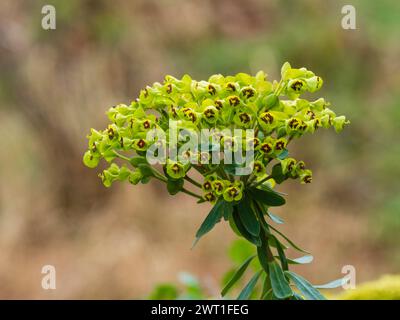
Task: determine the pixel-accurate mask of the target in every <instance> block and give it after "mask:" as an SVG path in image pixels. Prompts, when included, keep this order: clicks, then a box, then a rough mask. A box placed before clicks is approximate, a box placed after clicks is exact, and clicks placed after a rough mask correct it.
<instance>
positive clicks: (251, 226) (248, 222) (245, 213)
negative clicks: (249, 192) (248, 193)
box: [238, 197, 260, 237]
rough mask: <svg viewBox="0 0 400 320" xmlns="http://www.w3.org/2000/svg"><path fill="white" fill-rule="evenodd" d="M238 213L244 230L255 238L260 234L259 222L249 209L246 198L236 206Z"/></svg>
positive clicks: (249, 205)
mask: <svg viewBox="0 0 400 320" xmlns="http://www.w3.org/2000/svg"><path fill="white" fill-rule="evenodd" d="M238 211H239V217H240V220H241V221H242V223H243V226H244V227H245V228H246V230H247V231H248V232H249V233H250V234H252V235H253V236H255V237H258V236H259V234H260V222H259V221H258V220H257V218H256V215H255V214H254V211H253V209H252V207H251V203H250V201H249V199H248V197H245V198H244V199H243V200H242V201H240V202H239V204H238Z"/></svg>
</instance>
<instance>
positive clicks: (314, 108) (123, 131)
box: [83, 62, 348, 203]
mask: <svg viewBox="0 0 400 320" xmlns="http://www.w3.org/2000/svg"><path fill="white" fill-rule="evenodd" d="M322 83H323V81H322V79H321V78H320V77H319V76H316V75H315V74H314V73H313V72H311V71H309V70H307V69H305V68H300V69H294V68H292V67H291V66H290V64H289V63H287V62H286V63H285V64H284V65H283V67H282V69H281V80H280V81H279V82H278V81H273V82H269V81H268V80H267V76H266V74H265V73H264V72H263V71H260V72H258V73H257V74H256V75H255V76H250V75H248V74H245V73H239V74H237V75H235V76H222V75H220V74H217V75H212V76H211V77H210V78H209V79H208V81H196V80H193V79H192V78H191V77H190V76H188V75H184V76H183V77H182V78H181V79H177V78H174V77H172V76H166V77H165V81H164V82H163V83H154V84H153V86H151V87H150V86H148V87H146V88H145V89H144V90H142V91H141V92H140V94H139V97H138V98H137V99H136V100H135V101H133V102H131V104H129V105H125V104H119V105H116V106H114V107H112V108H110V109H109V111H108V112H107V115H108V118H109V119H110V121H111V122H112V123H111V124H110V125H109V126H108V128H106V129H105V130H103V131H97V130H94V129H92V130H91V134H90V135H89V136H88V140H89V144H88V151H87V152H86V153H85V155H84V158H83V160H84V163H85V165H87V166H88V167H90V168H94V167H96V166H97V165H98V164H99V162H100V160H101V159H102V158H104V159H105V160H106V161H107V162H108V163H110V164H111V165H110V167H109V168H107V169H106V170H104V171H103V172H102V173H101V174H100V177H101V178H102V181H103V183H104V185H105V186H107V187H109V186H110V185H111V184H112V182H114V181H116V180H120V181H124V180H127V181H129V182H130V183H132V184H137V183H139V182H142V183H147V182H148V181H149V180H150V179H151V178H156V179H159V180H161V181H163V182H166V183H167V188H168V191H169V192H170V193H171V194H175V193H177V192H179V191H183V192H186V193H188V194H191V195H193V196H195V197H198V198H199V199H201V200H206V201H210V202H212V203H214V202H216V201H217V200H218V199H222V198H223V199H224V200H225V201H239V200H240V199H241V197H242V194H243V190H244V189H245V188H247V187H255V186H262V185H267V186H269V187H273V186H274V185H275V183H282V182H283V181H284V180H286V179H288V178H293V179H300V181H301V182H302V183H309V182H311V179H312V173H311V171H310V170H309V169H306V167H305V164H304V162H303V161H297V160H295V159H293V158H288V150H287V146H288V144H289V142H290V141H292V140H293V139H294V138H299V137H301V136H302V135H304V134H306V133H314V132H315V131H316V130H318V129H319V128H329V127H331V126H333V127H334V128H335V130H336V131H340V130H342V129H343V126H344V125H345V124H347V123H348V121H347V120H346V119H345V117H344V116H336V114H335V113H334V112H333V111H332V110H331V109H330V108H329V103H328V102H326V101H325V100H324V99H323V98H320V99H317V100H315V101H308V100H306V99H301V98H300V95H301V94H303V93H305V92H310V93H313V92H315V91H317V90H318V89H320V88H321V86H322ZM171 121H174V123H175V125H176V128H177V130H178V136H179V134H180V132H181V131H184V130H191V131H193V132H197V133H199V134H200V132H201V130H203V129H208V130H210V132H211V137H210V138H209V141H210V147H209V148H208V149H207V150H206V151H204V148H200V144H199V145H198V146H196V148H193V149H192V150H185V151H184V152H180V153H179V152H178V154H177V157H176V158H175V159H171V158H168V159H166V161H165V163H164V164H163V165H162V170H157V168H156V166H155V165H151V164H150V163H149V161H148V159H147V158H146V152H147V151H148V150H149V149H150V148H158V147H160V146H163V147H165V148H166V150H169V149H168V148H171V137H172V136H173V133H172V131H171ZM227 129H229V130H233V129H242V130H246V129H248V130H254V136H253V137H251V138H250V139H249V138H248V136H246V135H241V136H237V135H235V134H231V133H230V134H227V133H226V130H227ZM149 132H163V133H164V134H163V135H161V136H160V135H157V136H155V137H153V138H149ZM215 142H216V143H217V144H218V147H219V148H220V149H219V150H221V151H224V150H229V151H232V152H238V150H240V151H239V152H242V154H245V152H246V151H248V150H251V151H253V152H254V159H253V161H252V162H251V170H250V171H249V172H248V173H247V174H245V175H242V174H240V175H239V174H237V173H236V172H237V171H236V169H237V168H240V167H243V164H240V163H235V161H234V162H233V163H226V161H224V159H222V158H221V159H220V160H221V161H220V162H219V163H218V164H215V163H213V162H212V161H210V159H212V152H213V151H215V147H216V146H215ZM213 143H214V144H213ZM184 144H185V140H184V139H177V145H176V148H177V149H178V150H179V148H180V147H182V146H183V145H184ZM217 155H218V156H219V157H220V156H221V154H220V153H217ZM116 159H122V160H124V161H126V162H128V163H129V164H130V165H129V168H128V167H127V166H126V164H124V165H118V164H117V163H116ZM189 160H190V161H189ZM193 160H195V161H193ZM118 162H119V160H118ZM272 162H275V165H274V166H273V167H272V168H270V169H268V166H269V165H270V164H271V163H272ZM191 169H194V170H195V171H197V172H199V173H200V174H201V175H202V176H203V177H204V181H202V182H201V183H200V182H197V181H195V180H194V179H193V178H192V177H190V176H189V171H190V170H191ZM184 182H189V183H192V184H193V185H195V186H196V187H199V188H201V189H202V191H203V193H202V195H198V194H195V193H193V192H191V191H189V190H187V189H186V188H185V187H184Z"/></svg>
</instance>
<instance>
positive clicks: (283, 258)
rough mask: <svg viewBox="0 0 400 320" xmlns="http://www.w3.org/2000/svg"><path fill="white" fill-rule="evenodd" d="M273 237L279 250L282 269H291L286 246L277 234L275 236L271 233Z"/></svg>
mask: <svg viewBox="0 0 400 320" xmlns="http://www.w3.org/2000/svg"><path fill="white" fill-rule="evenodd" d="M271 239H272V241H273V242H274V243H275V246H276V250H277V251H278V255H279V260H280V261H281V265H282V269H283V270H288V269H289V267H288V261H287V259H286V255H285V251H284V248H283V246H282V244H281V243H280V242H279V240H278V239H277V238H276V237H275V236H273V235H271Z"/></svg>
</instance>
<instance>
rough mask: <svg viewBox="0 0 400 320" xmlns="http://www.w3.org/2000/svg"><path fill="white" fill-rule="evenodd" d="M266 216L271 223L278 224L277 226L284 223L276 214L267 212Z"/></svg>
mask: <svg viewBox="0 0 400 320" xmlns="http://www.w3.org/2000/svg"><path fill="white" fill-rule="evenodd" d="M267 215H268V217H270V218H271V220H272V221H273V222H275V223H278V224H283V223H284V221H283V219H282V218H281V217H279V216H277V215H276V214H273V213H272V212H269V211H268V212H267Z"/></svg>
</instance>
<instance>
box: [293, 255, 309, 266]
mask: <svg viewBox="0 0 400 320" xmlns="http://www.w3.org/2000/svg"><path fill="white" fill-rule="evenodd" d="M286 260H287V261H288V263H289V264H307V263H311V262H312V261H313V260H314V257H313V256H312V255H306V256H302V257H300V258H296V259H286Z"/></svg>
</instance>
